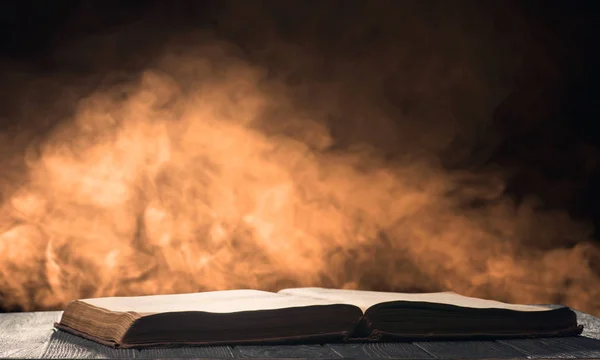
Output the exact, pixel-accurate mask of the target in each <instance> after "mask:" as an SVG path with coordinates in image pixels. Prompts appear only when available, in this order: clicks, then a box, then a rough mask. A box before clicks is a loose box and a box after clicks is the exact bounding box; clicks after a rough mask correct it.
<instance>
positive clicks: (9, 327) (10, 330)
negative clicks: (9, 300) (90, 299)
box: [0, 311, 62, 358]
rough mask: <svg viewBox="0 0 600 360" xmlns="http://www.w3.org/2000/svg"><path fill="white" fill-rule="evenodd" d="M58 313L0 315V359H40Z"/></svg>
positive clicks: (59, 313) (58, 316) (58, 315)
mask: <svg viewBox="0 0 600 360" xmlns="http://www.w3.org/2000/svg"><path fill="white" fill-rule="evenodd" d="M61 314H62V313H61V312H59V311H46V312H29V313H8V314H0V358H8V357H25V358H36V357H40V356H41V355H42V354H43V353H44V351H45V347H46V346H47V345H48V344H49V342H50V337H51V335H52V333H53V328H52V324H54V322H56V321H58V320H59V319H60V315H61Z"/></svg>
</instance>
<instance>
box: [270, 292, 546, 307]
mask: <svg viewBox="0 0 600 360" xmlns="http://www.w3.org/2000/svg"><path fill="white" fill-rule="evenodd" d="M278 293H279V294H286V295H293V296H300V297H309V298H313V299H322V300H328V301H332V302H336V303H345V304H352V305H356V306H358V307H360V308H361V309H362V310H363V312H365V313H366V312H367V310H368V309H369V308H371V307H372V306H375V305H378V304H381V303H390V302H395V301H398V302H400V301H406V302H420V303H431V304H446V305H454V306H458V307H463V308H470V309H505V310H513V311H521V312H538V311H550V310H553V309H552V308H548V307H543V306H537V305H521V304H508V303H503V302H500V301H495V300H487V299H481V298H474V297H469V296H464V295H460V294H457V293H455V292H453V291H444V292H434V293H395V292H380V291H364V290H344V289H327V288H318V287H313V288H289V289H282V290H280V291H279V292H278Z"/></svg>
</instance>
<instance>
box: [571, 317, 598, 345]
mask: <svg viewBox="0 0 600 360" xmlns="http://www.w3.org/2000/svg"><path fill="white" fill-rule="evenodd" d="M575 313H576V314H577V321H578V322H579V324H580V325H583V333H582V334H581V335H583V336H587V337H589V338H592V339H600V318H597V317H595V316H592V315H590V314H586V313H582V312H580V311H575Z"/></svg>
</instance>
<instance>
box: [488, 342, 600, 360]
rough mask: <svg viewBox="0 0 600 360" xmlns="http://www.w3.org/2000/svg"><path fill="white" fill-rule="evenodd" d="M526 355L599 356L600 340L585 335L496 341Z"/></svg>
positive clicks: (540, 356) (560, 357)
mask: <svg viewBox="0 0 600 360" xmlns="http://www.w3.org/2000/svg"><path fill="white" fill-rule="evenodd" d="M498 342H499V343H503V344H505V345H508V346H511V347H513V348H515V349H517V350H519V351H520V352H523V353H525V354H526V355H527V356H531V357H535V358H538V359H541V358H554V359H556V358H558V359H573V358H574V359H577V358H587V359H589V358H600V341H598V340H596V339H590V338H587V337H583V336H580V337H573V338H550V339H523V340H502V341H498Z"/></svg>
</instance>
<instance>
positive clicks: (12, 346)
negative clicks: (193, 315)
mask: <svg viewBox="0 0 600 360" xmlns="http://www.w3.org/2000/svg"><path fill="white" fill-rule="evenodd" d="M61 314H62V313H61V312H60V311H47V312H29V313H6V314H0V358H44V359H57V358H69V359H73V358H76V359H82V358H86V359H92V358H93V359H101V358H311V359H315V358H318V359H324V358H326V359H339V358H371V359H373V358H387V359H389V358H395V359H439V358H442V359H457V358H460V359H507V358H508V359H515V358H517V359H519V358H520V359H541V358H544V359H547V358H564V359H568V358H571V359H573V358H576V359H589V358H596V359H600V319H599V318H596V317H594V316H591V315H588V314H584V313H580V312H577V316H578V319H579V323H580V324H582V325H583V326H584V328H585V330H584V332H583V334H582V336H577V337H567V338H545V339H520V340H502V341H436V342H424V341H423V342H407V343H379V344H373V343H371V344H326V345H288V346H234V347H230V346H211V347H184V348H170V349H169V348H163V349H160V348H158V349H145V350H135V349H124V350H123V349H119V350H117V349H112V348H109V347H106V346H102V345H99V344H96V343H94V342H91V341H87V340H84V339H81V338H78V337H76V336H73V335H69V334H67V333H64V332H62V331H56V330H55V329H54V328H53V324H54V322H56V321H58V320H59V319H60V316H61Z"/></svg>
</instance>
